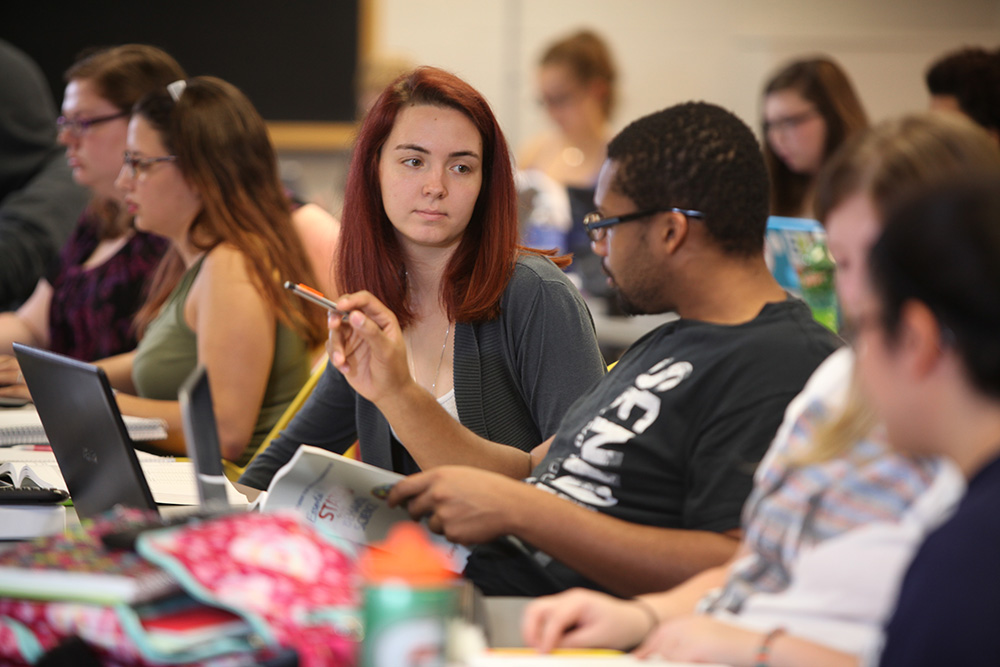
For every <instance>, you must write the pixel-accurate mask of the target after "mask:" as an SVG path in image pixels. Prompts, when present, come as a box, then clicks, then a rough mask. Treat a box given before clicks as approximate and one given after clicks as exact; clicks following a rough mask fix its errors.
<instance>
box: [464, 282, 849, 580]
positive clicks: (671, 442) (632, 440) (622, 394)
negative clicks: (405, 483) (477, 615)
mask: <svg viewBox="0 0 1000 667" xmlns="http://www.w3.org/2000/svg"><path fill="white" fill-rule="evenodd" d="M839 343H840V340H839V339H838V338H837V337H836V336H834V335H833V334H832V333H831V332H829V331H828V330H826V329H825V328H823V327H822V326H821V325H819V324H817V323H816V322H815V321H814V320H813V318H812V314H811V312H810V311H809V309H808V307H806V306H805V304H803V303H802V302H801V301H798V300H795V299H788V300H786V301H783V302H779V303H772V304H768V305H767V306H765V307H764V308H763V309H762V310H761V312H760V314H759V315H758V316H757V317H756V318H754V319H753V320H751V321H749V322H746V323H743V324H740V325H736V326H726V325H718V324H710V323H706V322H699V321H695V320H683V319H682V320H677V321H675V322H672V323H668V324H665V325H663V326H661V327H659V328H658V329H656V330H654V331H652V332H650V333H649V334H647V335H646V336H644V337H643V338H641V339H640V340H639V341H637V342H636V343H635V344H634V345H633V346H632V347H630V348H629V349H628V351H627V352H626V353H625V354H624V355H623V357H622V358H621V359H620V360H619V362H618V363H617V365H616V366H615V367H614V368H613V369H612V370H611V372H610V373H609V374H608V375H607V376H606V377H605V378H604V379H603V380H602V381H601V382H600V383H598V385H597V386H596V387H595V388H594V389H593V390H592V391H591V392H590V393H589V394H588V395H586V396H584V397H582V398H581V399H580V400H578V401H577V402H576V403H575V404H574V405H573V406H572V407H571V408H570V410H569V411H568V412H567V414H566V416H565V417H564V418H563V421H562V423H561V424H560V427H559V430H558V432H557V433H556V437H555V439H554V440H553V442H552V445H551V447H550V448H549V452H548V454H547V456H546V457H545V459H544V460H543V461H542V462H541V463H540V464H539V465H538V467H536V468H535V470H534V471H533V473H532V477H530V478H528V479H527V480H526V481H527V482H528V483H530V484H533V485H535V486H536V487H537V488H540V489H542V490H545V491H548V492H550V493H553V494H556V495H558V496H560V497H562V498H565V499H567V500H569V501H571V502H575V503H577V504H579V505H581V506H583V507H586V508H588V509H591V510H594V511H598V512H603V513H605V514H608V515H610V516H613V517H616V518H619V519H622V520H624V521H629V522H633V523H638V524H643V525H649V526H657V527H663V528H683V529H690V530H709V531H715V532H723V531H727V530H732V529H734V528H738V527H739V525H740V512H741V510H742V507H743V503H744V501H745V500H746V498H747V496H748V495H749V493H750V488H751V486H752V483H753V473H754V470H755V468H756V466H757V463H758V462H759V461H760V459H761V458H762V456H763V455H764V452H765V451H766V450H767V447H768V446H769V445H770V443H771V440H772V438H773V437H774V434H775V432H776V431H777V429H778V425H779V424H780V423H781V419H782V416H783V415H784V411H785V407H786V406H787V405H788V403H789V402H790V401H791V399H792V398H793V397H794V396H795V395H796V394H797V393H798V392H799V391H801V389H802V387H803V386H804V385H805V382H806V380H807V379H808V378H809V376H810V375H811V374H812V372H813V370H815V368H816V367H817V366H818V365H819V364H820V362H821V361H823V359H825V358H826V357H827V356H828V355H829V354H830V353H831V352H832V351H833V350H834V349H836V347H837V346H838V345H839ZM465 574H466V576H467V577H468V578H470V579H472V580H473V581H475V582H476V583H477V584H478V585H479V586H480V588H482V589H483V590H484V592H486V593H487V594H492V595H542V594H547V593H551V592H555V591H557V590H563V589H566V588H569V587H572V586H586V587H590V588H599V587H598V586H596V584H594V583H593V582H591V581H589V580H587V579H585V578H584V577H582V576H581V575H579V574H577V573H576V572H574V571H573V570H571V569H570V568H568V567H566V566H565V565H563V564H562V563H560V562H558V561H555V560H553V559H551V558H550V557H549V556H547V555H546V554H544V553H543V552H541V551H538V550H537V549H534V548H533V547H532V546H531V545H527V544H524V543H522V542H520V541H518V540H516V539H505V540H498V541H496V542H494V543H491V544H488V545H482V546H480V547H478V548H476V549H475V550H474V551H473V554H472V557H471V558H470V561H469V564H468V566H467V568H466V572H465Z"/></svg>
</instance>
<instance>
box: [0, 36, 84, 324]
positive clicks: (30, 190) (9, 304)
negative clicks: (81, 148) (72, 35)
mask: <svg viewBox="0 0 1000 667" xmlns="http://www.w3.org/2000/svg"><path fill="white" fill-rule="evenodd" d="M0 80H2V81H3V85H0V310H12V309H14V308H16V307H17V306H19V305H20V303H21V302H22V301H23V300H24V299H26V298H27V297H28V296H29V295H30V294H31V292H32V290H34V289H35V285H36V284H37V283H38V279H39V278H41V277H42V276H43V275H44V274H45V272H46V271H48V269H49V264H51V262H52V261H53V260H54V259H55V258H56V255H57V253H58V252H59V248H60V247H61V246H62V244H63V242H64V241H65V240H66V239H67V238H68V237H69V234H70V232H71V231H72V230H73V227H74V226H75V225H76V221H77V219H78V218H79V217H80V212H81V211H83V208H84V206H86V204H87V191H86V190H85V189H84V188H82V187H80V186H79V185H77V184H76V183H74V182H73V177H72V175H71V174H70V171H69V167H67V166H66V160H65V158H64V155H63V150H62V147H60V146H59V145H58V144H57V143H56V129H55V123H54V122H53V121H54V120H55V116H56V114H55V104H54V103H53V101H52V94H51V92H49V88H48V84H47V83H46V82H45V79H44V77H43V76H42V73H41V71H40V70H39V69H38V66H37V65H35V63H34V62H32V61H31V60H30V59H29V58H28V56H27V55H25V54H24V53H23V52H21V51H20V50H18V49H16V48H14V47H13V46H12V45H11V44H9V43H8V42H5V41H3V40H0Z"/></svg>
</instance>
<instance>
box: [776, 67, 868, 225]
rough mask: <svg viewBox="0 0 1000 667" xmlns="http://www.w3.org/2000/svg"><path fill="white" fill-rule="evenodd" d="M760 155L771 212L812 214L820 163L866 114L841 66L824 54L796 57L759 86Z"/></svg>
mask: <svg viewBox="0 0 1000 667" xmlns="http://www.w3.org/2000/svg"><path fill="white" fill-rule="evenodd" d="M762 107H763V108H762V112H761V113H762V117H763V135H764V137H763V138H764V145H763V150H764V159H765V161H766V162H767V168H768V172H769V173H770V176H771V213H772V214H774V215H782V216H791V217H801V218H814V217H816V213H815V210H814V207H813V197H814V194H815V193H814V191H815V188H816V177H817V175H818V174H819V171H820V168H821V167H822V166H823V164H824V163H825V162H826V161H827V159H828V158H829V157H830V156H831V155H833V152H834V151H835V150H837V148H839V147H840V146H841V145H842V144H843V143H844V142H845V141H846V140H847V139H848V138H849V137H851V136H852V135H853V134H855V133H857V132H858V131H860V130H863V129H864V128H866V127H867V126H868V118H867V116H866V115H865V110H864V108H863V107H862V105H861V100H860V99H858V96H857V93H856V92H855V91H854V86H853V85H852V84H851V81H850V79H848V77H847V74H846V73H845V72H844V70H843V69H842V68H841V67H840V66H839V65H838V64H837V63H835V62H834V61H833V60H831V59H829V58H813V59H808V60H797V61H794V62H792V63H789V64H788V65H785V66H784V67H782V68H781V69H780V70H779V71H778V72H776V73H775V74H774V75H773V76H772V77H771V78H770V79H769V80H768V82H767V84H766V85H765V87H764V100H763V105H762Z"/></svg>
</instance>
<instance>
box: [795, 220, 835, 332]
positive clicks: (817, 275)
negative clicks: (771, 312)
mask: <svg viewBox="0 0 1000 667" xmlns="http://www.w3.org/2000/svg"><path fill="white" fill-rule="evenodd" d="M836 270H837V265H836V264H835V263H834V261H833V257H832V256H831V255H830V251H829V249H828V248H827V247H826V241H825V240H823V239H822V238H820V239H817V240H816V242H815V243H813V245H812V246H811V247H810V248H809V249H808V250H807V251H806V252H805V254H804V255H803V256H802V270H801V272H800V273H799V283H800V284H801V286H802V298H803V299H804V300H805V302H806V303H807V304H808V305H809V307H810V308H811V309H812V313H813V317H815V318H816V321H817V322H819V323H820V324H822V325H824V326H825V327H827V328H828V329H830V330H831V331H833V332H835V333H836V331H837V323H838V319H839V315H838V311H837V290H836V286H835V283H834V277H835V274H836Z"/></svg>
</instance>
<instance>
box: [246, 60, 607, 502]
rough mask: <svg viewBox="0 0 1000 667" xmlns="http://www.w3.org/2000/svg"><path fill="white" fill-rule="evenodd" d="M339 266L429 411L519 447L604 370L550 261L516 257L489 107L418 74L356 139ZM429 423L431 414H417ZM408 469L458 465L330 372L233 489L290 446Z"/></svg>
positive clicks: (503, 161)
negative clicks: (386, 331)
mask: <svg viewBox="0 0 1000 667" xmlns="http://www.w3.org/2000/svg"><path fill="white" fill-rule="evenodd" d="M342 218H343V219H342V221H341V232H340V243H339V247H338V256H337V262H336V266H337V283H338V286H339V288H340V290H341V291H342V292H357V291H361V290H365V291H367V292H370V293H371V294H372V295H373V297H374V298H375V299H377V300H379V301H380V302H381V303H383V304H385V306H387V307H388V308H389V310H391V311H392V313H393V314H394V315H395V318H396V320H397V321H398V325H399V327H400V328H401V331H402V337H403V338H404V340H405V342H406V347H407V352H408V355H407V357H408V363H409V366H410V367H409V372H410V376H411V377H412V378H413V379H414V380H415V381H416V383H417V384H419V385H421V386H422V387H424V389H426V390H427V391H429V392H431V394H433V395H434V396H435V398H437V399H438V400H437V402H438V404H439V405H440V406H441V414H442V415H443V414H444V413H447V414H449V415H451V417H453V418H455V419H457V420H458V421H459V422H461V423H462V424H464V425H465V426H467V427H468V428H470V429H471V430H473V431H474V432H476V433H478V434H480V435H481V436H484V437H489V438H490V439H492V440H495V441H499V442H503V443H504V444H507V445H511V446H514V447H518V448H520V449H523V450H525V451H527V450H528V449H530V448H531V447H534V446H535V445H537V444H538V443H539V442H541V441H542V440H544V439H545V438H547V437H548V436H549V435H551V434H552V433H554V432H555V430H556V427H557V426H558V424H559V421H560V420H561V418H562V415H563V413H564V412H565V410H566V409H567V408H568V407H569V406H570V404H572V403H573V402H574V401H575V400H576V398H577V397H578V396H580V394H581V393H582V392H584V391H585V390H586V389H587V388H588V387H589V386H590V385H591V384H593V383H594V382H595V381H597V379H598V378H600V377H601V375H602V374H603V372H604V362H603V359H602V358H601V355H600V352H599V350H598V348H597V341H596V337H595V334H594V327H593V323H592V320H591V318H590V314H589V312H588V310H587V308H586V305H585V304H584V302H583V299H582V298H581V296H580V294H579V292H578V291H577V290H576V288H575V287H574V286H573V284H572V283H570V282H569V281H568V279H567V278H566V277H565V275H564V274H563V272H562V271H561V270H560V268H559V266H557V264H556V262H559V263H560V264H562V263H564V260H562V258H558V259H557V260H555V261H553V260H552V259H550V258H549V257H547V256H546V255H545V254H542V253H539V252H536V251H532V250H529V249H525V248H522V247H519V246H518V245H517V239H518V228H517V200H516V193H515V189H514V180H513V174H512V168H511V158H510V154H509V151H508V148H507V143H506V140H505V139H504V136H503V133H502V131H501V130H500V126H499V124H498V123H497V120H496V118H495V117H494V115H493V112H492V111H491V110H490V107H489V105H488V103H487V102H486V100H485V99H484V98H483V97H482V95H480V94H479V93H478V92H477V91H476V90H475V89H473V88H472V87H471V86H469V85H468V84H467V83H465V82H464V81H462V80H461V79H459V78H458V77H456V76H454V75H452V74H449V73H447V72H444V71H442V70H439V69H435V68H430V67H422V68H418V69H416V70H414V71H412V72H409V73H407V74H405V75H403V76H402V77H400V78H399V79H397V80H396V81H395V82H394V83H393V84H391V85H390V86H389V87H388V88H386V90H385V91H384V92H383V93H382V95H381V96H380V97H379V99H378V100H377V101H376V103H375V105H374V107H372V109H371V110H370V111H369V112H368V114H367V116H366V117H365V120H364V123H363V125H362V127H361V131H360V133H359V136H358V140H357V143H356V145H355V148H354V153H353V157H352V161H351V169H350V173H349V176H348V181H347V190H346V194H345V202H344V212H343V216H342ZM428 418H430V419H433V418H434V417H433V416H431V415H428ZM355 439H357V440H359V442H360V449H361V457H362V459H363V460H364V461H366V462H369V463H372V464H374V465H378V466H381V467H384V468H391V469H394V470H398V471H400V472H406V473H409V472H415V471H416V470H418V469H421V468H427V467H432V466H433V465H436V464H437V463H439V462H441V461H442V457H443V461H446V462H459V461H457V460H454V457H452V456H451V454H450V453H449V452H448V449H447V445H446V444H445V443H442V448H441V449H440V450H439V451H436V452H429V451H412V450H408V449H407V443H406V441H405V438H404V439H403V442H400V440H399V439H397V437H396V434H395V432H394V431H393V429H392V425H391V424H389V423H388V422H387V420H386V419H385V417H384V416H383V415H382V414H381V412H379V410H378V409H377V408H376V407H375V406H374V405H373V404H372V403H371V402H369V401H367V400H365V399H364V398H362V397H361V396H359V395H358V393H357V392H356V391H355V390H354V389H353V388H352V387H351V386H350V385H349V384H348V382H347V381H346V380H345V378H344V377H343V376H342V375H341V374H340V372H338V371H337V370H336V369H334V368H333V367H331V366H328V367H327V370H326V372H325V373H324V375H323V378H322V379H321V380H320V383H319V384H318V385H317V387H316V389H315V390H314V392H313V394H312V396H311V397H310V399H309V401H308V402H307V403H306V405H305V406H304V407H303V409H302V410H301V411H300V412H299V414H298V415H297V416H296V418H295V419H294V420H293V421H292V423H291V424H290V425H289V427H288V428H287V429H286V430H285V431H284V432H283V433H282V435H281V436H280V437H279V438H277V439H276V440H275V441H274V442H272V443H271V445H270V447H268V448H267V449H266V450H265V451H264V452H262V453H261V454H260V456H258V457H257V459H256V460H255V461H254V462H253V464H252V465H251V466H250V468H249V469H248V470H247V472H246V473H245V474H244V476H243V478H242V480H241V481H242V482H244V483H246V484H248V485H250V486H254V487H258V488H264V487H266V486H267V484H268V482H269V481H270V479H271V477H272V476H273V474H274V471H275V470H277V469H278V468H279V467H280V466H281V465H283V464H284V463H285V462H286V461H287V460H288V459H289V458H290V457H291V455H292V453H293V452H294V451H295V448H296V447H298V445H299V444H301V443H308V444H312V445H317V446H321V447H325V448H327V449H330V450H333V451H337V452H342V451H344V450H346V449H347V448H348V447H349V446H350V445H351V443H352V442H354V440H355Z"/></svg>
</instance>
